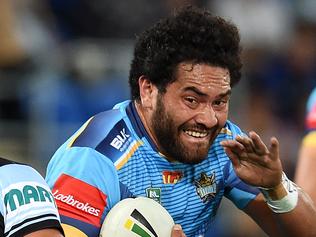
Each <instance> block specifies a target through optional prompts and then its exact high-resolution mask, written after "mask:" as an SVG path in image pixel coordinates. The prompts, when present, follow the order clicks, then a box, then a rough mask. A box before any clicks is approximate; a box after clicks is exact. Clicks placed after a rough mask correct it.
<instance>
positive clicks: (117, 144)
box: [110, 128, 130, 150]
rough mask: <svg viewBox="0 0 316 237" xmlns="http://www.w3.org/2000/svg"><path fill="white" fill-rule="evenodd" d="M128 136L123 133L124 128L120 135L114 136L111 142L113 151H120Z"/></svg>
mask: <svg viewBox="0 0 316 237" xmlns="http://www.w3.org/2000/svg"><path fill="white" fill-rule="evenodd" d="M129 137H130V135H129V134H127V133H126V132H125V128H123V129H122V130H121V131H120V134H118V135H116V136H115V138H114V139H113V140H112V141H111V143H110V144H111V146H113V147H114V148H115V149H117V150H120V148H121V147H122V146H123V144H124V142H125V141H126V140H127V138H129Z"/></svg>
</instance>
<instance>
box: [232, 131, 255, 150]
mask: <svg viewBox="0 0 316 237" xmlns="http://www.w3.org/2000/svg"><path fill="white" fill-rule="evenodd" d="M236 141H238V142H239V143H241V144H242V145H243V146H244V147H245V149H246V151H247V152H248V153H251V152H255V149H254V144H253V142H252V140H251V138H249V137H248V136H246V135H245V136H240V135H238V136H237V137H236Z"/></svg>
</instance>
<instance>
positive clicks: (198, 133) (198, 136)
mask: <svg viewBox="0 0 316 237" xmlns="http://www.w3.org/2000/svg"><path fill="white" fill-rule="evenodd" d="M184 132H185V133H186V134H188V135H189V136H192V137H197V138H201V137H206V136H207V132H197V131H190V130H185V131H184Z"/></svg>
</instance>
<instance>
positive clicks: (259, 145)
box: [249, 131, 269, 155]
mask: <svg viewBox="0 0 316 237" xmlns="http://www.w3.org/2000/svg"><path fill="white" fill-rule="evenodd" d="M249 137H250V138H251V139H252V142H253V144H254V149H255V151H256V153H258V154H260V155H266V154H268V153H269V150H268V148H267V146H266V145H265V144H264V142H263V141H262V140H261V138H260V136H259V135H258V134H257V133H255V132H254V131H251V132H249Z"/></svg>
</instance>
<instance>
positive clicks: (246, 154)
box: [221, 132, 316, 237]
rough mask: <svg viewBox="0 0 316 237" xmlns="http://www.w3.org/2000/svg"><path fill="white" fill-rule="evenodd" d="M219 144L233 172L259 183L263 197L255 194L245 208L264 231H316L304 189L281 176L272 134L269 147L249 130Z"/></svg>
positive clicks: (306, 233) (294, 233) (315, 217)
mask: <svg viewBox="0 0 316 237" xmlns="http://www.w3.org/2000/svg"><path fill="white" fill-rule="evenodd" d="M221 144H222V146H223V147H224V149H225V151H226V153H227V155H228V156H229V158H230V159H231V161H232V164H233V167H234V170H235V172H236V174H237V176H238V177H239V178H240V179H241V180H243V181H244V182H245V183H247V184H249V185H252V186H256V187H262V189H261V190H262V193H264V194H265V198H263V195H262V194H260V195H258V197H257V198H256V199H255V200H254V201H252V202H251V203H249V204H248V206H247V207H246V209H245V212H246V213H248V214H249V215H250V216H251V217H252V218H253V219H254V220H255V221H256V222H257V223H258V224H259V225H260V226H261V228H262V229H263V230H264V231H265V232H267V233H268V234H269V235H270V236H287V237H289V236H306V237H307V236H315V235H316V226H315V225H314V223H316V210H315V208H314V206H313V203H312V202H311V200H310V199H309V198H308V196H307V195H306V193H304V191H302V190H301V189H299V188H297V187H296V186H295V185H294V184H293V183H292V182H290V181H288V180H287V179H286V180H284V177H283V178H282V165H281V161H280V158H279V143H278V141H277V139H276V138H272V139H271V145H270V147H269V148H267V147H266V145H265V144H264V143H263V142H262V140H261V139H260V137H259V136H258V135H257V134H256V133H255V132H250V133H249V137H247V136H238V137H237V138H236V140H226V141H223V142H222V143H221ZM282 181H283V182H282ZM265 201H266V202H267V203H268V204H269V206H268V205H266V204H265ZM279 231H282V232H281V233H278V232H279ZM281 234H282V235H281Z"/></svg>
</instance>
